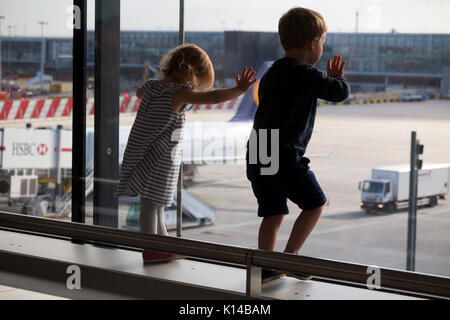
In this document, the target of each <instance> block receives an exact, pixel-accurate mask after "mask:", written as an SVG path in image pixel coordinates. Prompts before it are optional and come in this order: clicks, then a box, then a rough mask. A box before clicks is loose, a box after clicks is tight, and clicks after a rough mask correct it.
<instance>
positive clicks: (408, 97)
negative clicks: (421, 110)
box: [401, 92, 427, 101]
mask: <svg viewBox="0 0 450 320" xmlns="http://www.w3.org/2000/svg"><path fill="white" fill-rule="evenodd" d="M401 98H402V101H424V100H426V99H427V95H426V94H425V93H423V94H413V93H412V92H405V93H404V94H402V96H401Z"/></svg>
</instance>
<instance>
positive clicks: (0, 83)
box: [0, 16, 5, 91]
mask: <svg viewBox="0 0 450 320" xmlns="http://www.w3.org/2000/svg"><path fill="white" fill-rule="evenodd" d="M3 19H5V16H0V91H2V20H3Z"/></svg>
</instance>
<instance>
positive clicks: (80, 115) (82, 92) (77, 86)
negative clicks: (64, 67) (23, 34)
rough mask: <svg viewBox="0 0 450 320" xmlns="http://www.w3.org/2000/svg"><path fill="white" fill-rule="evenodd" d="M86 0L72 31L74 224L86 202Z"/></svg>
mask: <svg viewBox="0 0 450 320" xmlns="http://www.w3.org/2000/svg"><path fill="white" fill-rule="evenodd" d="M86 2H87V0H74V1H73V4H74V6H78V7H79V8H80V17H79V18H80V28H79V29H77V28H73V97H72V98H73V108H72V109H73V111H72V114H73V115H72V222H79V223H84V222H85V201H86V195H85V190H86V184H85V178H86V78H87V70H86V48H87V24H86V23H87V13H86V10H87V4H86Z"/></svg>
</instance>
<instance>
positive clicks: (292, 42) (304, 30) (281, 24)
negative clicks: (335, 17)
mask: <svg viewBox="0 0 450 320" xmlns="http://www.w3.org/2000/svg"><path fill="white" fill-rule="evenodd" d="M326 31H327V25H326V23H325V20H324V18H323V17H322V15H321V14H320V13H318V12H316V11H314V10H310V9H305V8H292V9H290V10H289V11H288V12H286V13H285V14H284V15H283V16H282V17H281V18H280V20H279V21H278V34H279V35H280V42H281V45H282V46H283V49H284V50H285V51H286V50H290V49H299V48H302V47H304V46H306V45H307V44H308V42H309V41H311V40H312V39H314V38H315V37H319V38H320V37H321V36H322V34H323V33H324V32H326Z"/></svg>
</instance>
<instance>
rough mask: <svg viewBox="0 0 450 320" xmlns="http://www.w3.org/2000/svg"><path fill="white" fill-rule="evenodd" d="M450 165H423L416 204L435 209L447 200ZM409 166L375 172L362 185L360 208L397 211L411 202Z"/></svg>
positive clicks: (378, 169) (367, 210)
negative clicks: (443, 200)
mask: <svg viewBox="0 0 450 320" xmlns="http://www.w3.org/2000/svg"><path fill="white" fill-rule="evenodd" d="M449 168H450V164H448V163H441V164H436V163H424V165H423V167H422V169H421V170H419V173H418V189H417V199H418V200H417V205H418V206H424V205H427V206H429V207H433V206H435V205H437V203H438V198H440V199H445V195H446V194H447V193H448V189H449V186H448V181H449ZM409 174H410V169H409V165H398V166H391V167H382V168H377V169H372V177H371V178H370V179H366V180H364V181H362V182H360V183H359V189H360V190H361V208H362V209H364V210H365V211H366V212H370V211H372V210H373V211H385V212H394V211H396V210H397V209H402V208H407V207H408V205H409V203H408V201H409Z"/></svg>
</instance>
